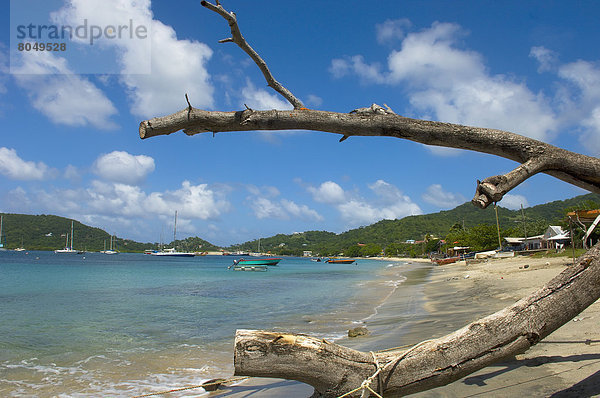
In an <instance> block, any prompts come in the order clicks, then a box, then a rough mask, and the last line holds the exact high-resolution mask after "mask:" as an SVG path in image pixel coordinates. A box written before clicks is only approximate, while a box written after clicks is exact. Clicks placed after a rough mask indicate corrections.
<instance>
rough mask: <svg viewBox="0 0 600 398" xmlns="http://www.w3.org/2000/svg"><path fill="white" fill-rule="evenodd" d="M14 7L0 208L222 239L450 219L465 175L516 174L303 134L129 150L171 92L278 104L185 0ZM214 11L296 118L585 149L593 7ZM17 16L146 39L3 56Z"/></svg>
mask: <svg viewBox="0 0 600 398" xmlns="http://www.w3.org/2000/svg"><path fill="white" fill-rule="evenodd" d="M23 1H24V0H12V1H11V2H8V1H4V2H3V3H2V8H3V9H2V12H0V19H1V20H2V26H4V28H3V29H2V30H1V31H0V32H1V33H0V73H1V74H0V123H1V126H2V127H1V129H0V138H1V141H0V211H2V212H13V213H25V214H56V215H60V216H64V217H69V218H74V219H77V220H80V221H82V222H84V223H86V224H89V225H93V226H97V227H100V228H103V229H105V230H106V231H108V232H111V233H115V234H117V235H118V236H119V237H124V238H130V239H135V240H138V241H144V242H155V241H158V240H159V239H160V236H161V234H163V235H164V236H165V239H167V240H168V237H170V236H171V233H172V227H173V215H174V212H175V211H176V210H177V211H178V227H177V231H178V238H185V237H187V236H200V237H202V238H204V239H206V240H208V241H210V242H213V243H216V244H219V245H229V244H234V243H240V242H243V241H246V240H251V239H256V238H259V237H266V236H271V235H274V234H277V233H286V234H287V233H293V232H300V231H305V230H327V231H332V232H338V233H339V232H342V231H345V230H348V229H351V228H355V227H359V226H361V225H369V224H371V223H374V222H376V221H378V220H381V219H394V218H403V217H405V216H408V215H412V214H424V213H431V212H437V211H440V210H446V209H451V208H453V207H455V206H457V205H459V204H462V203H464V202H465V201H468V200H470V199H471V198H472V196H473V194H474V191H475V185H476V180H477V179H484V178H486V177H489V176H492V175H496V174H502V173H506V172H508V171H510V170H512V169H513V168H514V167H515V166H516V164H515V163H514V162H511V161H508V160H505V159H502V158H498V157H494V156H491V155H484V154H479V153H474V152H467V151H459V150H447V149H440V148H432V147H427V146H424V145H421V144H416V143H412V142H409V141H402V140H397V139H391V138H381V137H378V138H374V137H351V138H350V139H348V140H346V141H344V142H342V143H339V142H338V140H339V136H337V135H333V134H326V133H317V132H307V131H295V132H268V133H267V132H250V133H248V132H244V133H220V134H217V135H216V136H215V137H212V135H211V134H201V135H196V136H193V137H188V136H186V135H185V134H183V133H176V134H173V135H170V136H162V137H155V138H151V139H147V140H143V141H142V140H140V139H139V136H138V125H139V123H140V121H142V120H145V119H148V118H151V117H154V116H162V115H166V114H169V113H172V112H174V111H178V110H180V109H183V108H184V107H186V102H185V98H184V94H185V93H188V95H189V97H190V100H191V103H192V105H193V106H195V107H197V108H201V109H207V110H224V111H233V110H240V109H244V104H247V105H248V106H249V107H251V108H253V109H274V108H276V109H283V108H289V107H290V105H289V104H287V103H286V102H285V100H284V99H283V98H282V97H279V96H278V95H276V94H275V93H274V92H273V91H271V90H270V89H269V88H268V87H266V83H265V81H264V79H263V78H262V75H261V74H260V72H259V70H258V68H257V67H256V65H254V64H253V63H252V62H251V61H250V60H249V58H248V57H247V56H246V55H245V54H244V53H243V52H242V51H241V50H240V49H239V48H238V47H236V46H235V45H234V44H231V43H226V44H219V43H218V40H220V39H223V38H226V37H228V36H229V29H228V26H227V24H226V22H225V21H224V20H223V19H222V18H221V17H220V16H218V15H217V14H214V13H212V12H210V11H208V10H206V9H204V8H203V7H202V6H201V5H200V2H199V1H188V0H181V1H178V2H176V3H175V2H172V1H153V2H150V1H139V0H138V1H133V0H72V1H60V0H53V1H43V0H39V1H37V0H27V1H28V2H29V3H34V5H33V6H32V5H27V6H25V4H26V3H24V2H23ZM36 1H37V3H38V4H39V5H40V6H39V7H36V6H35V2H36ZM29 3H27V4H29ZM175 4H176V5H175ZM222 4H223V5H224V6H225V7H226V8H227V9H228V10H233V11H235V12H236V14H237V16H238V21H239V24H240V27H241V29H242V33H243V35H244V36H245V38H246V39H247V40H248V41H249V43H250V44H251V45H252V46H253V47H254V48H255V49H256V50H257V51H258V52H259V53H260V54H261V56H262V57H263V58H264V59H265V61H266V62H267V63H268V65H269V67H270V68H271V70H272V72H273V74H274V75H275V77H276V78H277V79H278V80H279V81H280V82H281V83H282V84H284V85H285V86H286V87H287V88H289V89H290V90H291V91H292V92H293V93H294V94H295V95H296V96H298V97H299V98H301V99H302V100H303V101H304V102H305V104H306V105H307V106H308V107H310V108H313V109H322V110H331V111H338V112H349V111H351V110H353V109H355V108H359V107H364V106H369V105H370V104H371V103H378V104H380V105H383V104H384V103H385V104H387V105H389V106H390V107H391V108H392V109H393V110H394V111H395V112H396V113H398V114H401V115H404V116H409V117H416V118H425V119H430V120H440V121H445V122H453V123H461V124H467V125H475V126H480V127H491V128H498V129H503V130H508V131H512V132H515V133H518V134H522V135H526V136H529V137H533V138H536V139H538V140H541V141H545V142H548V143H551V144H553V145H556V146H559V147H562V148H565V149H569V150H572V151H576V152H580V153H584V154H587V155H591V156H598V155H599V153H600V63H599V55H598V50H597V48H598V47H597V38H598V37H600V27H599V26H598V23H597V18H598V16H599V15H600V3H598V2H595V1H579V2H576V3H573V2H567V1H546V2H543V4H542V3H541V2H522V1H502V2H492V1H455V2H449V1H428V0H423V1H402V2H399V1H385V0H382V1H378V2H375V3H365V2H358V1H344V2H342V1H330V2H323V1H302V2H269V1H252V2H248V1H242V0H229V1H227V0H224V1H223V2H222ZM9 5H12V8H13V9H12V11H13V15H12V17H11V15H10V13H9ZM42 5H43V6H42ZM30 10H31V13H32V14H31V15H32V16H31V18H32V20H33V19H35V22H36V23H38V24H39V23H40V22H39V21H40V20H41V21H44V20H45V21H47V22H48V23H49V24H55V25H57V26H64V25H70V26H77V25H78V24H81V23H82V22H81V21H84V20H86V19H87V20H88V22H89V24H90V25H92V24H94V25H97V26H101V27H107V26H112V25H114V26H118V25H119V24H125V23H127V21H130V20H133V21H135V23H137V24H138V25H143V26H144V27H146V28H148V30H147V32H148V34H147V35H146V37H145V38H144V39H145V41H143V42H141V41H138V42H135V41H134V40H128V39H127V38H123V39H122V40H112V41H111V40H108V39H105V40H104V42H103V41H102V38H101V39H99V42H98V43H96V44H95V46H96V47H93V46H89V45H88V44H89V43H85V42H76V41H71V42H68V46H69V47H68V49H67V51H52V52H39V51H37V52H36V51H18V50H17V49H16V48H15V47H16V46H17V45H18V43H19V40H16V39H15V36H16V31H15V26H11V23H12V24H13V25H15V22H19V21H20V19H23V18H24V15H25V16H28V14H27V13H28V12H30ZM34 11H35V16H34V14H33V13H34ZM15 12H16V13H15ZM11 18H12V19H11ZM61 24H62V25H61ZM9 26H10V28H9ZM11 34H12V35H13V40H12V41H11ZM21 42H23V40H21ZM32 42H35V40H33V41H32ZM92 47H93V49H94V50H98V51H100V56H97V58H94V55H92V52H91V50H90V51H88V50H89V49H90V48H92ZM148 49H149V51H146V50H148ZM85 61H88V65H87V66H86V65H84V62H85ZM90 67H91V68H92V69H89V68H90ZM86 68H88V69H86ZM93 68H96V69H97V70H93ZM90 71H91V72H93V73H90ZM584 193H586V191H584V190H582V189H579V188H576V187H573V186H571V185H569V184H566V183H563V182H561V181H558V180H556V179H554V178H551V177H549V176H545V175H538V176H534V177H533V178H532V179H530V180H528V181H526V182H525V183H523V184H522V185H521V186H519V187H518V188H517V189H515V190H514V191H513V192H511V193H510V194H509V195H507V196H506V198H505V199H504V200H503V201H502V202H501V203H500V204H501V205H502V206H505V207H508V208H513V209H516V208H519V207H520V205H521V204H523V205H524V206H525V207H527V206H533V205H537V204H540V203H546V202H548V201H552V200H559V199H566V198H570V197H573V196H576V195H580V194H584ZM415 238H418V237H415Z"/></svg>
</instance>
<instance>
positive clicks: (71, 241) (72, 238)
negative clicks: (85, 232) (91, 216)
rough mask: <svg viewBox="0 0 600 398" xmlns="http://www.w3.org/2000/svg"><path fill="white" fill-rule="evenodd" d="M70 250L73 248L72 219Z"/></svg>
mask: <svg viewBox="0 0 600 398" xmlns="http://www.w3.org/2000/svg"><path fill="white" fill-rule="evenodd" d="M67 239H69V238H68V237H67ZM71 250H73V220H71Z"/></svg>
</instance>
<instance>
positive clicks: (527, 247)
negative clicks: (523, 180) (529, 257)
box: [521, 203, 529, 250]
mask: <svg viewBox="0 0 600 398" xmlns="http://www.w3.org/2000/svg"><path fill="white" fill-rule="evenodd" d="M521 216H522V217H523V231H524V232H525V250H529V242H527V224H525V212H524V211H523V203H521Z"/></svg>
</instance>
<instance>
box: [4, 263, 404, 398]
mask: <svg viewBox="0 0 600 398" xmlns="http://www.w3.org/2000/svg"><path fill="white" fill-rule="evenodd" d="M231 262H232V257H224V256H206V257H192V258H161V257H153V256H147V255H143V254H119V255H115V256H107V255H104V254H99V253H87V254H85V255H73V254H55V253H52V252H28V253H25V252H20V253H19V252H0V288H1V289H0V316H1V318H0V396H3V397H11V396H18V397H24V396H32V397H38V396H39V397H47V396H59V397H63V396H64V397H67V396H68V397H72V396H101V395H111V394H112V395H113V396H114V395H120V396H127V395H129V396H133V395H136V394H144V393H149V392H154V391H162V390H165V389H170V388H176V387H181V386H185V385H190V384H192V385H194V384H200V383H201V382H202V381H204V380H206V379H209V378H213V377H228V376H231V374H232V373H233V355H232V353H233V337H234V335H235V330H236V329H269V330H285V331H292V332H306V333H310V334H312V335H316V336H322V337H326V338H328V339H333V340H335V339H336V338H340V337H342V336H343V335H345V334H346V331H347V329H348V328H349V327H352V324H353V322H356V321H358V320H361V319H365V318H368V317H369V316H371V315H372V314H373V313H374V311H375V307H376V306H377V305H378V303H373V302H365V300H363V299H364V298H365V297H370V296H369V295H372V294H378V295H379V297H381V299H383V298H384V297H385V296H386V295H387V294H389V292H391V290H392V289H394V288H397V287H398V286H399V284H401V283H402V282H403V281H404V280H405V279H406V277H404V276H403V273H404V268H403V267H405V265H402V264H399V265H398V264H397V265H395V266H394V267H396V268H397V272H396V273H395V274H394V275H395V276H394V278H393V280H390V279H389V275H390V273H389V268H390V264H389V263H386V262H382V261H377V260H371V261H369V260H359V265H358V266H357V265H335V264H334V265H330V264H325V263H316V262H312V261H310V260H309V259H303V258H284V259H283V260H282V261H281V263H280V264H279V266H278V267H270V268H269V271H268V272H234V271H230V270H229V271H228V270H227V266H228V265H230V264H231ZM386 269H387V271H386ZM384 271H385V272H387V273H386V275H385V276H383V275H382V274H381V273H382V272H384ZM378 278H379V279H378ZM365 281H367V282H365ZM367 285H368V286H367ZM365 289H371V292H367V291H366V290H365ZM202 393H203V390H202V389H200V390H198V391H197V392H195V393H190V392H187V395H186V396H193V394H198V395H201V394H202ZM190 394H191V395H190ZM171 396H177V395H171Z"/></svg>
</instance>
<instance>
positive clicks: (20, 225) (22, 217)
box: [0, 213, 218, 252]
mask: <svg viewBox="0 0 600 398" xmlns="http://www.w3.org/2000/svg"><path fill="white" fill-rule="evenodd" d="M0 214H2V219H3V226H2V243H4V245H5V247H6V248H8V249H15V248H17V247H19V246H21V245H22V246H23V247H24V248H26V249H28V250H55V249H62V248H63V247H65V243H66V238H67V234H70V233H71V219H68V218H64V217H59V216H53V215H45V214H42V215H27V214H7V213H0ZM73 236H74V238H75V240H74V241H73V242H74V243H73V248H74V249H76V250H86V251H100V250H103V249H104V244H105V243H106V248H108V247H109V245H110V234H109V233H108V232H106V231H104V230H102V229H100V228H95V227H90V226H88V225H85V224H83V223H81V222H79V221H74V222H73ZM69 240H70V238H69ZM115 242H116V243H115V245H116V249H117V250H119V251H121V252H143V251H144V250H147V249H156V248H157V244H156V243H140V242H136V241H134V240H131V239H123V238H118V237H116V239H115ZM173 243H175V244H176V245H177V247H178V248H181V249H186V250H187V249H191V248H192V247H195V248H196V249H194V251H196V250H198V249H197V248H198V247H199V245H202V247H203V248H202V251H205V250H218V247H217V246H214V245H212V244H211V243H209V242H206V241H205V240H202V239H200V238H188V239H185V240H182V241H177V242H172V243H171V244H170V245H173ZM169 247H172V246H169Z"/></svg>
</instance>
